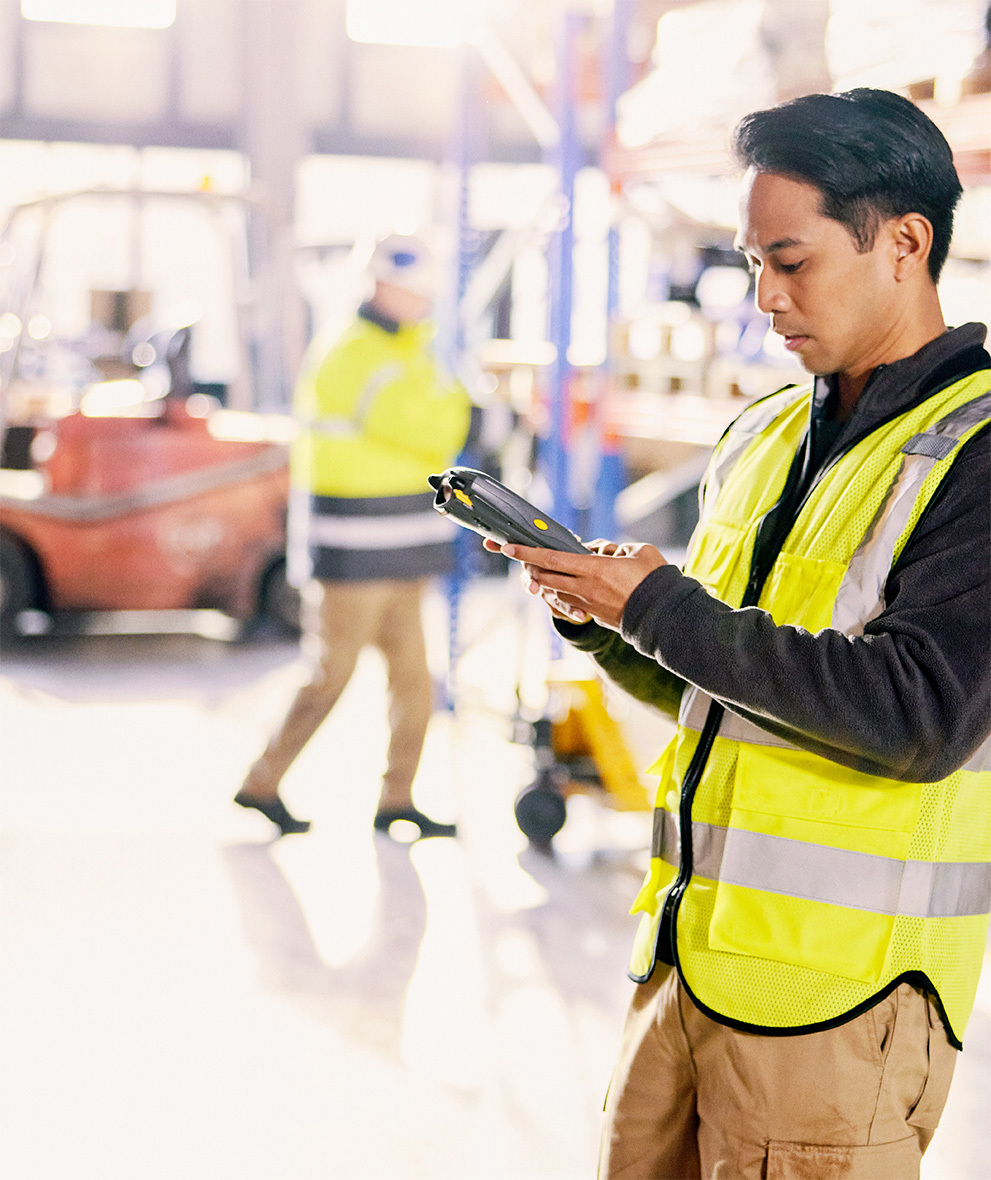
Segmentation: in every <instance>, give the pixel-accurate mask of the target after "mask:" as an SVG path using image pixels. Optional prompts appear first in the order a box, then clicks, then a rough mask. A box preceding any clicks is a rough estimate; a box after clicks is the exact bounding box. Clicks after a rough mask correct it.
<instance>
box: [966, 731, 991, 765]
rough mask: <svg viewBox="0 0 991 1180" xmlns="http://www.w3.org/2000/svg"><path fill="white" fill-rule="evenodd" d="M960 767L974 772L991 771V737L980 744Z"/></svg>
mask: <svg viewBox="0 0 991 1180" xmlns="http://www.w3.org/2000/svg"><path fill="white" fill-rule="evenodd" d="M960 769H961V770H969V771H972V772H973V773H974V774H980V773H982V772H987V771H991V738H988V739H987V741H985V742H984V744H983V745H980V746H978V747H977V749H976V750H975V751H974V753H973V754H971V756H970V757H969V758H968V759H967V761H966V762H965V763H964V764H963V766H961V768H960Z"/></svg>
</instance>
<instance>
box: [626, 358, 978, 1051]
mask: <svg viewBox="0 0 991 1180" xmlns="http://www.w3.org/2000/svg"><path fill="white" fill-rule="evenodd" d="M988 386H989V374H988V373H987V372H986V371H984V372H979V373H977V374H974V375H972V376H970V377H967V378H965V379H964V380H961V381H958V382H956V383H955V384H953V385H951V386H949V387H948V388H946V389H944V390H942V391H941V392H939V393H936V394H934V395H933V396H931V397H930V398H928V399H927V400H926V401H925V402H923V403H922V404H920V405H918V406H916V407H914V408H913V409H911V410H909V411H907V412H905V413H904V414H902V415H900V416H898V417H896V418H894V419H893V420H891V421H889V422H887V423H885V424H883V425H881V426H880V427H878V428H877V429H876V430H874V431H873V432H872V433H871V434H870V435H869V436H868V437H866V438H864V439H863V440H861V441H860V442H859V443H858V444H856V445H855V446H854V447H853V448H852V449H851V450H850V451H849V452H847V453H845V454H843V455H841V456H840V457H839V458H838V459H837V460H836V461H835V462H833V463H832V464H831V465H830V466H829V467H828V468H827V469H826V470H825V471H824V472H823V473H821V475H820V477H819V479H818V480H817V482H816V483H815V485H814V486H813V488H812V490H811V491H810V492H809V493H808V495H807V497H806V499H805V502H804V504H803V505H802V507H801V509H800V511H799V513H798V516H797V519H796V520H795V523H794V525H793V526H792V528H791V531H790V533H789V534H788V536H787V538H786V540H785V542H784V544H783V546H782V549H781V552H780V554H779V555H778V557H777V560H776V561H775V563H774V565H773V567H772V568H771V571H770V574H769V575H768V577H767V579H766V581H765V583H764V588H763V591H762V594H761V597H760V599H759V602H758V605H759V606H760V607H761V608H763V609H764V610H766V611H768V612H769V613H770V614H771V616H772V617H773V619H774V621H775V623H776V624H777V625H779V626H782V625H792V626H795V627H800V628H804V629H805V630H807V631H810V632H813V633H814V632H817V631H819V630H821V629H823V628H833V629H835V630H838V631H840V632H842V633H843V634H845V635H848V636H851V637H852V636H857V635H861V634H862V633H863V628H864V626H865V625H866V624H867V623H868V622H869V621H870V620H871V619H873V618H875V617H876V616H877V615H878V614H880V612H881V611H882V609H883V607H884V586H885V581H886V578H887V576H888V573H889V572H890V570H891V568H892V566H893V564H894V563H895V561H897V559H898V557H899V555H900V554H901V552H902V550H903V548H904V546H905V544H906V542H907V540H908V538H909V536H910V535H911V533H912V530H913V529H914V528H915V526H916V524H917V523H918V521H919V519H920V517H921V515H922V513H923V511H924V510H925V508H926V505H927V504H928V503H929V502H930V500H931V499H932V497H933V495H934V494H935V492H936V490H937V488H938V487H939V484H940V482H941V481H942V479H943V478H944V477H945V475H946V473H947V472H948V470H949V468H950V466H951V464H952V462H953V460H954V458H955V456H956V455H957V453H958V452H959V450H960V447H961V446H962V445H963V444H964V443H965V442H966V441H967V440H968V439H969V438H970V437H971V436H972V435H973V434H974V433H976V431H977V430H978V429H980V427H981V426H982V425H984V424H985V423H986V422H987V421H988V420H989V419H991V395H989V394H988ZM809 399H810V391H809V390H808V389H805V390H798V391H796V390H794V389H789V390H784V391H782V392H781V393H778V394H775V395H772V396H771V397H770V398H766V399H764V400H762V401H760V402H757V403H755V404H754V405H753V406H751V407H749V408H748V410H746V411H744V413H743V414H742V415H741V416H740V417H739V418H738V419H737V421H736V422H735V423H734V424H733V426H732V427H731V428H730V429H729V431H728V432H727V433H726V435H724V437H723V439H722V440H721V441H720V443H719V445H718V446H717V448H716V450H715V451H714V454H713V458H712V462H711V464H710V467H709V472H708V474H707V477H706V481H705V483H704V485H703V500H702V511H701V519H700V523H699V527H698V529H697V531H696V533H695V536H694V537H693V540H692V545H691V549H690V552H689V556H688V560H687V563H686V565H685V573H686V574H689V575H691V576H692V577H694V578H696V579H697V580H698V581H700V582H701V583H702V584H703V585H704V586H705V587H706V589H707V590H708V591H709V592H710V593H711V594H713V595H714V596H716V597H717V598H719V599H721V600H722V601H724V602H726V603H728V604H729V605H730V606H734V607H738V606H740V605H741V603H742V601H743V597H744V593H745V591H746V587H747V583H748V579H749V577H750V568H751V557H752V554H753V550H754V542H755V538H756V532H757V528H758V525H759V523H760V521H761V519H762V517H763V516H764V515H765V513H767V512H768V510H769V509H771V508H772V506H773V505H774V504H775V503H776V502H777V501H778V499H779V498H780V496H781V493H782V490H783V487H784V484H785V479H786V477H787V474H788V471H789V468H790V465H791V462H792V460H793V458H794V456H795V454H796V451H797V448H798V446H799V444H800V442H801V439H802V436H803V433H804V431H805V429H806V426H807V423H808V417H809ZM712 704H713V702H712V701H711V698H709V697H707V696H706V695H705V694H704V693H702V692H701V691H700V690H698V689H694V688H692V687H691V686H689V687H688V689H686V691H685V694H684V697H683V700H682V705H681V712H680V716H679V722H678V730H677V733H676V735H675V737H674V739H673V740H672V742H671V743H670V745H669V746H668V748H667V750H666V751H665V752H664V754H663V755H662V756H661V758H660V759H659V760H658V762H657V763H656V764H655V766H654V767H652V768H651V769H652V770H653V771H654V772H655V773H658V774H660V778H661V781H660V785H659V789H658V793H657V802H656V810H655V814H654V836H653V842H652V850H651V866H650V871H649V873H648V877H647V880H646V882H645V883H644V886H643V888H642V890H641V891H640V894H639V896H638V897H637V899H636V902H635V903H634V912H638V911H639V912H642V915H643V916H642V918H641V923H640V928H639V930H638V934H637V938H636V942H635V946H634V951H633V958H632V962H631V967H630V974H631V976H632V977H633V978H634V979H636V980H639V981H642V980H644V979H646V978H647V977H648V976H649V975H650V973H651V971H652V970H653V966H654V961H655V956H656V953H657V938H658V931H659V927H660V925H661V917H662V913H663V911H664V909H665V907H667V908H668V920H669V921H670V920H671V918H672V915H673V919H674V931H675V937H674V939H673V943H674V953H675V957H676V962H677V966H678V968H679V971H680V974H681V977H682V979H683V980H684V983H685V985H686V987H687V988H688V990H689V992H690V993H691V995H692V996H693V998H694V999H695V1000H696V1002H697V1003H698V1004H699V1005H700V1006H701V1007H702V1008H703V1010H709V1011H710V1012H711V1013H712V1014H714V1015H716V1016H717V1017H718V1018H719V1019H721V1020H722V1021H723V1022H724V1023H725V1022H729V1023H731V1024H734V1025H737V1026H738V1027H742V1028H746V1029H752V1030H754V1031H759V1032H774V1031H783V1030H788V1031H789V1032H793V1031H809V1030H811V1029H813V1028H816V1027H828V1026H830V1025H831V1024H832V1023H839V1022H840V1021H841V1020H842V1019H845V1018H848V1017H849V1016H850V1015H851V1014H854V1013H856V1012H857V1011H858V1010H863V1009H866V1008H867V1007H869V1006H870V1005H871V1003H872V1002H874V1001H875V1000H876V998H877V997H878V996H879V994H882V993H884V992H885V991H887V990H889V989H890V987H892V986H893V985H894V983H895V981H897V980H900V979H903V978H908V979H910V980H914V981H916V982H917V983H919V984H920V985H921V986H925V987H927V989H929V990H932V991H934V992H935V993H936V995H937V996H938V998H939V1002H940V1004H941V1006H942V1008H943V1011H944V1014H945V1017H946V1019H947V1022H948V1026H949V1027H948V1032H949V1035H950V1036H951V1039H955V1042H956V1043H957V1044H958V1045H959V1043H960V1039H961V1038H962V1036H963V1032H964V1028H965V1026H966V1023H967V1019H968V1016H969V1014H970V1011H971V1008H972V1006H973V1001H974V993H975V991H976V987H977V980H978V976H979V974H980V970H981V964H982V961H983V956H984V951H985V947H986V945H987V930H988V918H989V911H991V739H989V740H988V741H987V742H985V744H984V745H983V746H982V747H981V749H980V750H979V751H978V752H977V753H976V754H975V755H974V756H973V757H972V758H971V760H970V761H969V762H968V764H967V765H966V766H964V767H962V768H961V769H960V770H957V771H956V772H955V773H953V774H951V775H949V777H947V778H945V779H943V780H942V781H940V782H932V783H916V782H903V781H899V780H896V779H890V778H884V777H880V776H877V775H872V774H866V773H862V772H860V771H858V770H855V769H851V768H849V767H846V766H843V765H840V764H839V763H837V762H833V761H830V760H828V759H826V758H823V757H819V756H817V755H815V754H812V753H808V752H806V751H805V750H802V749H799V748H798V747H797V746H793V745H791V744H789V743H788V742H786V741H784V740H782V739H779V738H778V737H776V736H774V735H772V734H771V733H769V732H767V731H766V730H763V729H761V728H759V727H758V726H757V725H754V724H752V723H751V722H749V721H747V720H745V719H744V718H742V717H740V716H738V715H737V714H734V713H732V712H729V711H727V712H725V713H724V714H723V716H722V720H721V722H720V724H719V728H718V730H717V736H716V737H715V739H714V740H713V742H712V746H711V750H710V752H709V754H708V758H707V759H706V760H705V762H704V766H703V767H702V769H701V775H700V777H699V767H698V766H695V767H694V769H693V770H692V773H691V775H689V781H688V782H687V783H686V781H685V780H686V774H687V773H688V771H689V767H690V765H691V764H692V760H693V755H694V754H695V752H696V749H697V748H698V747H699V745H700V737H701V733H702V731H703V728H704V727H705V722H706V717H707V715H708V713H709V709H710V706H711V705H712ZM715 710H716V711H717V710H718V706H715ZM714 717H715V712H714ZM683 788H684V789H683ZM689 826H690V839H682V834H683V833H686V831H687V830H688V829H689Z"/></svg>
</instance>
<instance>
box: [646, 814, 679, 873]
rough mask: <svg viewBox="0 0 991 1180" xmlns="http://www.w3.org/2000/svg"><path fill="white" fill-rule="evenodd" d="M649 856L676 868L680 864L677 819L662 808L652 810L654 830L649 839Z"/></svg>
mask: <svg viewBox="0 0 991 1180" xmlns="http://www.w3.org/2000/svg"><path fill="white" fill-rule="evenodd" d="M650 855H651V856H653V857H660V859H661V860H666V861H667V863H668V864H669V865H674V866H675V868H677V867H678V865H679V863H680V862H681V835H680V834H679V830H678V817H677V816H676V815H675V814H674V812H671V811H667V810H666V809H665V808H663V807H655V808H654V828H653V833H652V835H651V839H650Z"/></svg>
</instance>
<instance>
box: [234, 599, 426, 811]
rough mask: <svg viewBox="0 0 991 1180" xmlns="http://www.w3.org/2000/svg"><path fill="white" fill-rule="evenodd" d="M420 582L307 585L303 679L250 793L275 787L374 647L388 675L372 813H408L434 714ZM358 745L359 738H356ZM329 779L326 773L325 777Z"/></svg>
mask: <svg viewBox="0 0 991 1180" xmlns="http://www.w3.org/2000/svg"><path fill="white" fill-rule="evenodd" d="M425 586H426V580H425V579H410V580H401V581H397V580H391V579H390V580H384V579H383V580H378V581H369V582H311V583H309V584H308V585H307V586H306V589H305V591H304V600H303V620H304V625H305V630H306V634H305V637H304V647H305V650H306V652H307V655H308V656H309V657H310V660H311V665H312V672H311V675H310V679H309V681H308V682H307V683H306V684H304V685H303V687H302V688H301V689H300V690H299V692H298V693H297V694H296V697H295V699H294V700H293V702H292V704H291V705H290V706H289V711H288V713H287V714H286V717H285V720H284V721H283V722H282V725H281V726H280V727H279V729H278V730H277V732H276V733H275V734H273V736H272V738H271V740H270V741H269V743H268V746H267V748H266V750H265V752H264V753H263V754H262V756H261V757H260V758H259V759H258V761H257V762H256V763H255V764H254V766H253V767H252V768H251V771H250V773H249V775H248V778H247V779H246V781H245V784H244V785H245V789H247V790H248V791H249V792H252V791H254V792H256V793H261V792H262V791H263V790H264V789H266V788H268V789H270V788H271V787H273V786H276V785H277V784H278V783H279V782H280V781H281V780H282V776H283V775H284V774H285V773H286V771H287V770H288V769H289V767H290V766H291V765H292V763H293V762H294V761H295V759H296V756H297V755H298V754H299V753H300V751H301V750H302V749H303V747H304V746H305V745H306V743H307V742H308V741H309V740H310V738H311V737H312V736H313V735H314V734H315V733H316V731H317V730H318V729H319V728H320V725H321V724H322V723H323V721H324V718H326V716H327V715H328V713H329V712H330V711H331V709H332V708H333V707H334V705H335V704H337V701H338V699H339V697H340V695H341V693H342V692H343V691H344V689H345V688H346V687H347V684H348V681H349V680H350V679H351V676H352V674H353V673H354V670H355V666H356V665H357V662H358V656H359V655H360V654H361V651H362V649H363V648H365V647H367V646H373V647H377V648H378V650H379V651H380V652H381V653H382V656H383V658H384V660H385V665H386V671H387V675H388V696H389V699H388V710H389V729H390V735H389V750H388V755H387V762H386V770H385V774H384V776H383V780H382V793H381V796H380V798H379V810H380V811H382V810H386V809H389V808H397V807H408V806H409V804H410V792H411V790H412V787H413V778H414V776H415V775H416V769H417V766H418V765H419V762H420V754H421V753H422V751H423V742H424V739H425V737H426V732H427V726H428V724H429V722H430V715H431V713H432V711H433V685H432V682H431V679H430V671H429V668H428V665H427V650H426V643H425V640H424V634H423V618H422V599H423V592H424V588H425ZM355 738H356V740H360V735H357V734H356V735H355ZM332 773H333V771H332V769H328V777H329V776H331V775H332Z"/></svg>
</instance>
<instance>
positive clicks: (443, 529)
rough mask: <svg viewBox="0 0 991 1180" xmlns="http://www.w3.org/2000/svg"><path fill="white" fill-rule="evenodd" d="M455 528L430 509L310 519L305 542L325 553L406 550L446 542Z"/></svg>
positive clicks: (455, 526) (452, 534)
mask: <svg viewBox="0 0 991 1180" xmlns="http://www.w3.org/2000/svg"><path fill="white" fill-rule="evenodd" d="M456 532H457V525H455V523H454V522H453V521H452V520H449V519H448V518H447V517H444V516H441V515H440V513H438V512H435V511H434V510H433V509H432V508H431V509H430V510H429V511H428V512H417V513H408V514H406V515H402V516H312V517H311V518H310V521H309V540H310V542H311V543H312V544H314V545H322V546H324V547H325V548H328V549H408V548H409V547H410V546H412V545H436V544H437V543H438V542H440V541H450V540H451V538H452V537H453V536H454V535H455V533H456Z"/></svg>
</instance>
